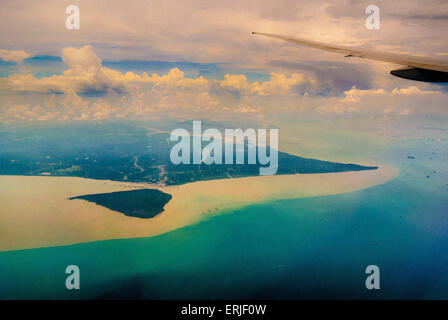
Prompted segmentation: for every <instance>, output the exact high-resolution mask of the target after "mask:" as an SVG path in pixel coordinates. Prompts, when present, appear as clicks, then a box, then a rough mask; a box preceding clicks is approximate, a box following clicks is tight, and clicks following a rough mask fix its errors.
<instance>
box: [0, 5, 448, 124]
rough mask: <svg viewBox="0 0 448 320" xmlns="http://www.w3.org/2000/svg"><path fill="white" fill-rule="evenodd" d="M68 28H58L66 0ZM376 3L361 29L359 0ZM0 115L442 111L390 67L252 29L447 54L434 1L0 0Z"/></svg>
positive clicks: (440, 9)
mask: <svg viewBox="0 0 448 320" xmlns="http://www.w3.org/2000/svg"><path fill="white" fill-rule="evenodd" d="M72 4H74V5H77V6H79V8H80V29H79V30H68V29H66V27H65V20H66V17H67V16H68V15H67V14H66V13H65V8H66V7H67V6H68V5H72ZM370 4H375V5H377V6H378V7H379V8H380V19H381V20H380V29H379V30H368V29H367V28H366V27H365V19H366V17H367V15H366V13H365V9H366V7H367V6H368V5H370ZM0 6H1V10H0V34H1V35H2V36H1V37H0V59H1V60H0V122H1V123H7V124H8V123H15V122H36V121H41V122H42V121H65V120H75V121H78V120H80V121H81V120H107V119H131V120H145V119H148V120H157V119H160V118H180V119H193V118H202V119H205V118H211V119H220V120H227V119H235V118H242V119H244V118H250V119H256V120H259V121H261V122H268V121H269V119H271V118H274V117H278V116H279V115H281V116H283V117H288V116H290V115H291V116H301V115H304V116H305V115H307V116H309V115H311V116H313V117H320V116H322V117H323V116H326V115H340V116H353V115H356V116H360V117H365V118H369V117H376V118H378V117H380V118H381V117H382V118H393V117H407V116H410V115H432V116H447V113H448V111H447V110H448V108H446V102H447V101H448V100H447V94H448V90H447V87H446V86H440V85H434V84H427V83H420V82H414V81H407V80H403V79H399V78H395V77H393V76H391V75H390V74H389V71H390V70H393V69H398V68H401V66H397V65H393V64H388V63H382V62H372V61H366V60H362V59H358V58H344V57H343V56H342V55H339V54H334V53H327V52H323V51H320V50H316V49H312V48H304V47H301V46H299V45H295V44H291V43H286V42H282V41H279V40H275V39H268V38H264V37H260V36H254V35H252V34H251V32H252V31H258V32H267V33H278V34H285V35H291V36H297V37H303V38H308V39H312V40H316V41H323V42H328V43H334V44H341V45H353V46H360V47H363V48H368V49H376V50H381V51H388V52H395V53H408V54H413V55H421V56H429V57H437V58H439V59H446V60H448V37H447V36H446V30H447V27H448V2H446V1H443V0H441V1H439V0H431V1H425V2H422V1H409V0H406V1H402V0H400V1H374V2H371V1H348V0H347V1H345V0H334V1H297V0H296V1H282V0H277V1H267V0H264V1H210V0H208V1H202V0H192V1H179V0H178V1H171V0H168V1H139V0H137V1H132V2H124V1H110V0H109V1H47V0H44V1H6V0H2V1H0Z"/></svg>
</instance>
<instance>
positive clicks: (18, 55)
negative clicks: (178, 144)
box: [0, 49, 31, 63]
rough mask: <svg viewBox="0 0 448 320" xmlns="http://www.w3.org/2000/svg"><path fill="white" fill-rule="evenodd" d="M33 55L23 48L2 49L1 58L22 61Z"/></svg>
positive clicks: (16, 61)
mask: <svg viewBox="0 0 448 320" xmlns="http://www.w3.org/2000/svg"><path fill="white" fill-rule="evenodd" d="M29 57H31V54H29V53H28V52H25V51H22V50H5V49H0V58H1V59H3V60H4V61H12V62H15V63H22V62H23V60H25V59H27V58H29Z"/></svg>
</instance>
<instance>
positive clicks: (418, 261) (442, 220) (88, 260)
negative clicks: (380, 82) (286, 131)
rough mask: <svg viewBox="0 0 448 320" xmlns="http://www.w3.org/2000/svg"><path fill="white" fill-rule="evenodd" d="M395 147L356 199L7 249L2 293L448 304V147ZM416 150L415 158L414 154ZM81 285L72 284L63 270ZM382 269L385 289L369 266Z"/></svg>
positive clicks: (418, 142)
mask: <svg viewBox="0 0 448 320" xmlns="http://www.w3.org/2000/svg"><path fill="white" fill-rule="evenodd" d="M446 146H447V145H446V142H444V141H437V140H422V139H411V140H402V139H400V140H394V141H391V147H390V149H389V150H387V151H386V152H385V153H384V154H381V155H377V158H378V159H381V160H382V161H383V163H388V164H392V165H395V166H396V167H398V168H400V174H399V176H398V177H397V178H395V179H394V180H391V181H389V182H388V183H386V184H383V185H380V186H376V187H373V188H370V189H366V190H362V191H359V192H354V193H349V194H342V195H336V196H326V197H317V198H308V199H294V200H285V201H275V202H271V203H267V204H255V205H252V206H249V207H246V208H243V209H241V210H238V211H233V212H228V213H225V214H223V215H219V216H215V217H213V218H211V219H209V220H206V221H202V222H200V223H198V224H196V225H193V226H189V227H186V228H182V229H179V230H175V231H173V232H170V233H167V234H164V235H161V236H157V237H153V238H140V239H129V240H112V241H100V242H94V243H88V244H80V245H72V246H65V247H54V248H42V249H33V250H23V251H14V252H4V253H0V298H1V299H5V298H63V299H78V298H154V299H178V298H180V299H182V298H188V299H218V298H232V299H237V298H274V299H279V298H287V299H294V298H373V299H375V298H379V299H384V298H396V299H403V298H411V299H422V298H445V299H446V298H448V254H447V253H448V185H447V183H448V170H447V168H446V167H447V166H446V161H447V159H448V153H447V151H448V148H446ZM408 155H411V156H415V159H409V158H408ZM71 264H75V265H78V266H79V267H80V270H81V290H78V291H68V290H66V289H65V278H66V274H65V268H66V266H67V265H71ZM371 264H374V265H378V266H379V268H380V271H381V290H373V291H368V290H366V289H365V286H364V281H365V279H366V275H365V273H364V270H365V268H366V266H368V265H371Z"/></svg>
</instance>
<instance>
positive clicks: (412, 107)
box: [316, 86, 448, 116]
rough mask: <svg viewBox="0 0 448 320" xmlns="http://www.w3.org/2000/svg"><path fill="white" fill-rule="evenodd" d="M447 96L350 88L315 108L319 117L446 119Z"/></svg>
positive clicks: (420, 91)
mask: <svg viewBox="0 0 448 320" xmlns="http://www.w3.org/2000/svg"><path fill="white" fill-rule="evenodd" d="M447 98H448V96H447V94H446V93H444V92H442V91H439V90H431V89H430V88H425V89H422V88H419V87H417V86H409V87H406V88H394V89H392V90H384V89H366V90H361V89H357V88H356V87H353V88H352V89H350V90H347V91H345V92H344V95H343V97H341V98H330V99H327V100H326V101H325V102H324V103H323V104H322V105H321V106H319V107H317V108H316V111H317V112H318V113H358V114H371V115H372V114H389V115H400V116H406V115H409V114H440V115H443V114H444V115H447V114H448V110H447V109H446V107H445V102H446V100H447Z"/></svg>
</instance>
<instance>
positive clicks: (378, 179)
mask: <svg viewBox="0 0 448 320" xmlns="http://www.w3.org/2000/svg"><path fill="white" fill-rule="evenodd" d="M397 174H398V169H396V168H394V167H390V166H385V165H380V166H379V168H378V169H376V170H363V171H348V172H336V173H313V174H293V175H274V176H255V177H243V178H232V179H218V180H207V181H196V182H192V183H188V184H183V185H175V186H163V187H160V186H156V185H154V184H147V183H132V182H117V181H111V180H94V179H85V178H77V177H48V176H13V175H2V176H0V181H1V183H0V225H2V226H6V227H5V228H4V229H3V230H2V232H1V233H0V252H2V251H12V250H22V249H32V248H40V247H53V246H63V245H70V244H77V243H85V242H92V241H100V240H112V239H125V238H140V237H152V236H156V235H160V234H163V233H166V232H169V231H172V230H175V229H179V228H182V227H185V226H188V225H191V224H194V223H197V222H199V221H201V220H203V219H207V218H209V217H212V216H214V215H217V214H221V213H225V212H226V211H228V210H236V209H239V208H241V207H244V206H247V205H250V204H254V203H257V204H258V203H265V202H269V201H274V200H283V199H294V198H307V197H315V196H325V195H334V194H341V193H348V192H354V191H359V190H361V189H366V188H369V187H373V186H375V185H379V184H382V183H385V182H387V181H389V180H391V179H393V178H394V177H396V176H397ZM50 178H53V179H50ZM141 188H151V189H154V188H155V189H158V190H160V191H162V192H165V193H168V194H170V195H172V199H171V201H169V202H168V203H167V204H166V205H165V209H164V211H163V212H162V213H161V214H159V215H157V216H155V217H153V218H151V219H140V218H133V217H128V216H124V215H123V214H122V213H119V212H116V211H112V210H110V209H107V208H105V207H102V206H99V205H96V204H94V203H91V202H87V201H84V200H68V198H70V197H74V196H79V195H86V194H95V193H107V192H116V191H126V190H133V189H141Z"/></svg>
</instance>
